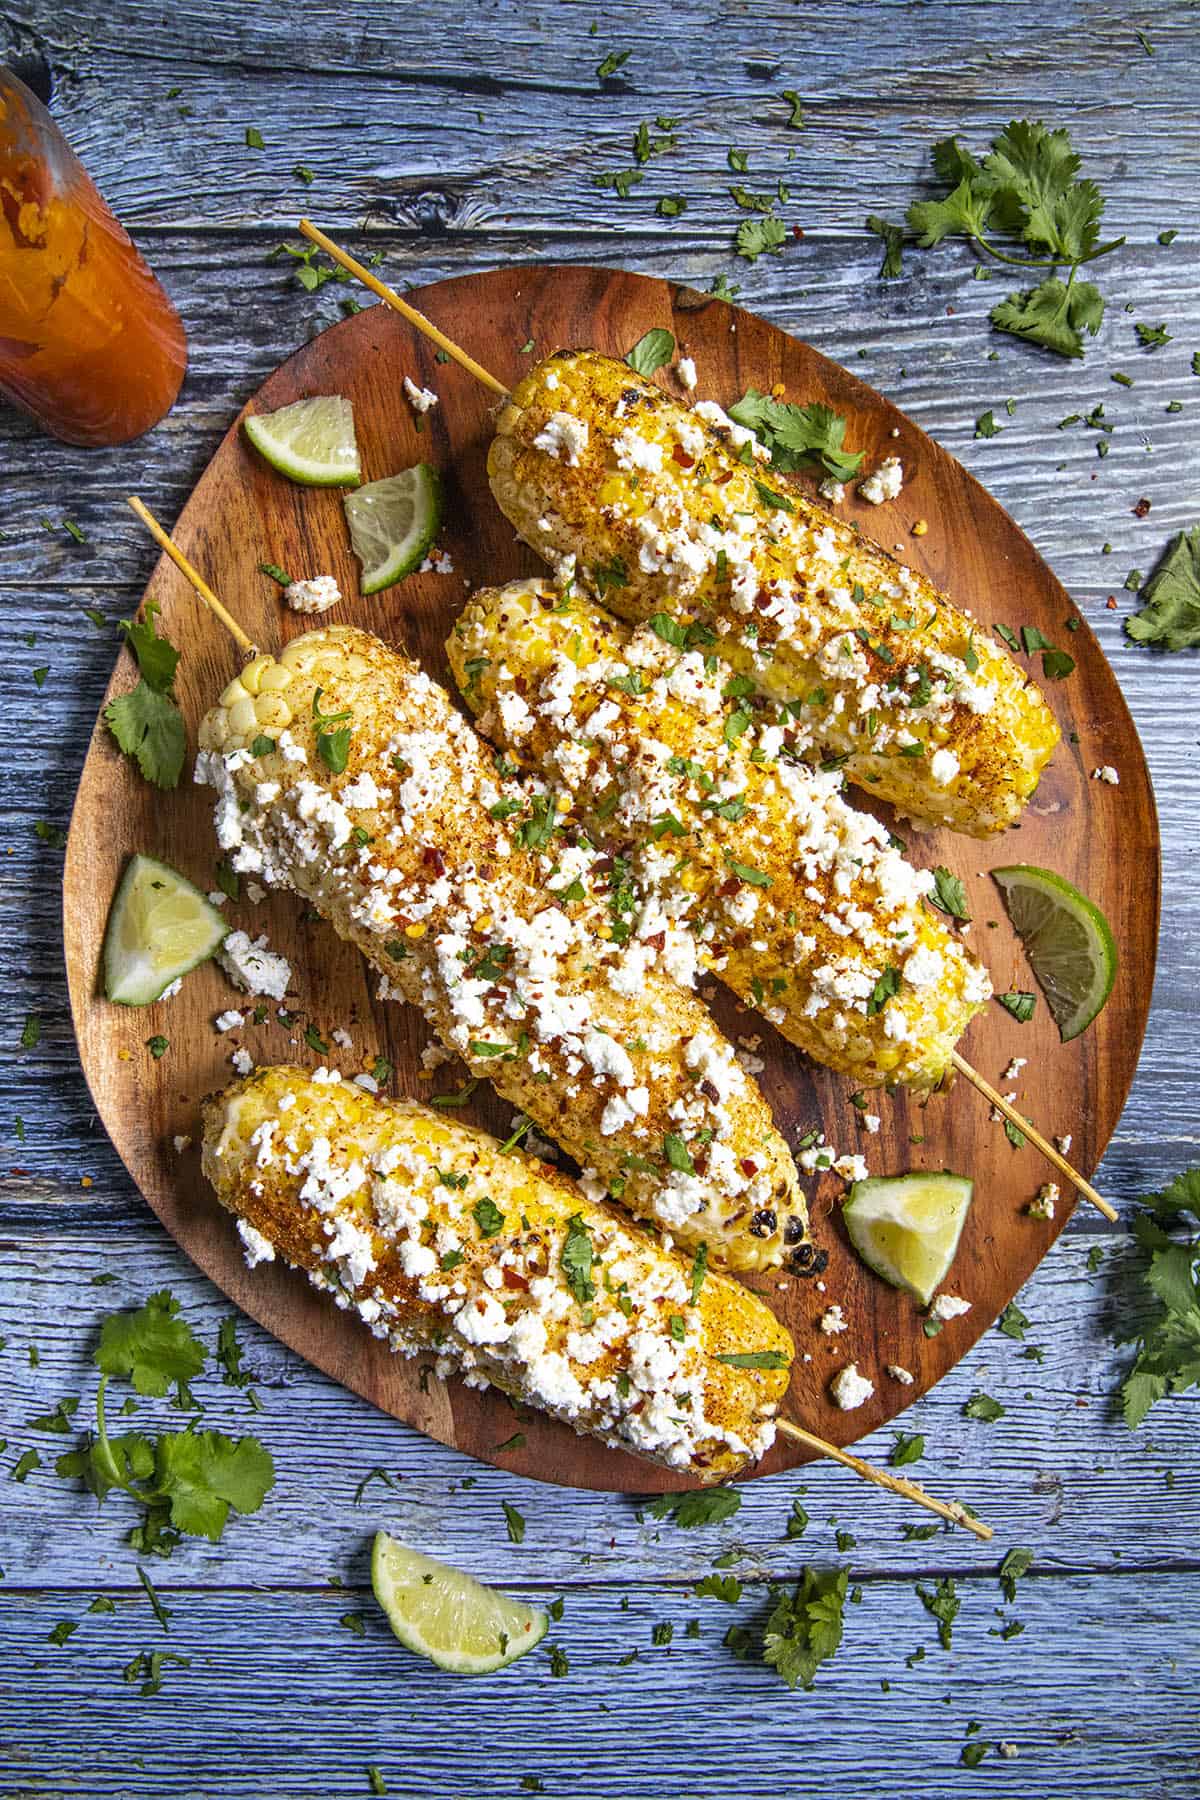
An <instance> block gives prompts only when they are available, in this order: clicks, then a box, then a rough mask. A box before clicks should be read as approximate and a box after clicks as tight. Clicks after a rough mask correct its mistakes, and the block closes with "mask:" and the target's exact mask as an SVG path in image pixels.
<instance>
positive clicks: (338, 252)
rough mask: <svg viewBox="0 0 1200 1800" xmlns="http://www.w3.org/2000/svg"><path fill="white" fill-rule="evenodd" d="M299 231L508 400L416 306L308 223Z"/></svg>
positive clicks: (492, 379)
mask: <svg viewBox="0 0 1200 1800" xmlns="http://www.w3.org/2000/svg"><path fill="white" fill-rule="evenodd" d="M300 230H301V232H302V233H303V235H304V236H305V237H306V238H308V239H309V240H310V241H311V242H312V243H314V244H319V245H320V247H321V249H322V250H324V252H325V254H326V255H327V256H332V258H333V260H334V262H336V263H340V264H341V266H342V268H343V269H347V270H348V271H349V273H350V274H351V275H354V276H357V278H358V280H359V281H361V282H362V284H363V286H364V287H369V288H370V290H371V292H372V293H373V294H378V295H379V298H380V299H381V300H382V301H384V302H385V303H386V304H387V305H388V306H390V307H391V308H392V310H393V311H394V312H398V313H399V314H400V315H401V317H402V318H405V319H407V320H408V322H409V324H410V325H415V326H416V328H417V330H418V331H421V332H423V333H424V334H425V336H426V337H427V338H429V339H430V341H431V342H432V343H435V344H436V345H437V347H438V349H439V350H444V351H445V352H446V355H447V356H451V357H453V358H454V361H455V362H456V363H459V364H461V366H462V367H463V368H464V369H465V370H466V371H467V373H468V375H473V376H474V377H475V379H476V381H481V382H482V383H483V385H484V387H486V388H491V390H492V392H493V394H498V395H499V397H500V399H501V400H507V399H508V389H507V388H506V387H505V386H504V384H503V383H502V382H499V381H497V380H496V377H495V376H494V375H491V374H489V373H488V371H487V370H486V369H485V368H484V367H483V365H482V364H481V363H477V362H476V361H475V358H474V357H473V356H468V354H467V352H466V351H465V350H464V349H463V348H462V347H461V345H459V344H456V343H455V342H454V339H453V338H448V337H447V336H446V334H445V332H443V331H439V330H438V328H437V326H436V325H435V324H434V323H433V321H432V320H431V319H427V318H426V317H425V314H424V313H420V312H418V311H417V309H416V307H415V306H410V305H409V303H408V301H407V300H404V299H402V298H401V296H400V295H399V294H398V293H397V292H396V290H395V288H390V287H389V286H388V285H387V282H386V281H380V279H379V277H378V276H377V275H373V274H372V273H371V271H370V269H368V268H364V266H363V264H362V263H360V262H356V261H355V259H354V257H352V256H348V255H347V253H346V252H345V251H344V250H342V249H341V248H340V247H339V246H338V245H337V244H335V243H334V241H333V239H332V238H327V237H326V236H325V233H324V232H323V231H319V230H318V229H317V227H316V226H315V225H314V224H313V223H312V221H311V220H310V219H301V221H300Z"/></svg>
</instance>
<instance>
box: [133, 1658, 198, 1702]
mask: <svg viewBox="0 0 1200 1800" xmlns="http://www.w3.org/2000/svg"><path fill="white" fill-rule="evenodd" d="M191 1662H192V1659H191V1657H190V1656H176V1654H175V1652H174V1651H173V1650H139V1651H138V1653H137V1655H136V1656H135V1657H134V1658H133V1661H132V1662H128V1663H126V1664H125V1667H124V1669H123V1670H122V1674H123V1676H124V1678H125V1680H126V1682H128V1684H129V1685H130V1686H131V1687H132V1686H133V1685H134V1683H136V1682H139V1681H140V1682H141V1686H140V1687H139V1688H138V1693H139V1694H140V1695H141V1697H142V1699H143V1700H149V1699H152V1698H153V1696H154V1695H155V1694H157V1693H159V1692H160V1691H161V1689H162V1684H163V1674H162V1672H163V1670H164V1668H165V1667H166V1665H167V1664H168V1663H175V1664H176V1665H177V1666H178V1667H180V1668H184V1669H187V1668H190V1667H191Z"/></svg>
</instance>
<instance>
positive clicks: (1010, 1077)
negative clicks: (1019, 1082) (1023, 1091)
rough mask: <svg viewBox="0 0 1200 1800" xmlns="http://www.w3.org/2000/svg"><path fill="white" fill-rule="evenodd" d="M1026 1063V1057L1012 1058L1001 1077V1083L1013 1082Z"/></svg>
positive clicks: (1027, 1059)
mask: <svg viewBox="0 0 1200 1800" xmlns="http://www.w3.org/2000/svg"><path fill="white" fill-rule="evenodd" d="M1028 1061H1029V1058H1028V1057H1027V1056H1014V1057H1013V1059H1012V1061H1011V1062H1010V1063H1009V1065H1008V1067H1007V1069H1005V1071H1004V1073H1003V1075H1001V1077H1000V1079H1001V1081H1015V1080H1016V1079H1017V1076H1018V1075H1019V1074H1020V1073H1021V1070H1022V1069H1023V1068H1024V1067H1025V1064H1026V1063H1027V1062H1028Z"/></svg>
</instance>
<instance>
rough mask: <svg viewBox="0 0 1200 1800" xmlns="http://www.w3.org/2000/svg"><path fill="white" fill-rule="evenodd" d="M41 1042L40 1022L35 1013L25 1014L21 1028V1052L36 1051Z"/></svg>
mask: <svg viewBox="0 0 1200 1800" xmlns="http://www.w3.org/2000/svg"><path fill="white" fill-rule="evenodd" d="M41 1041H42V1021H41V1020H40V1019H39V1017H38V1015H37V1014H36V1013H26V1014H25V1023H24V1025H23V1026H22V1027H21V1048H22V1050H36V1049H37V1047H38V1045H39V1044H40V1043H41Z"/></svg>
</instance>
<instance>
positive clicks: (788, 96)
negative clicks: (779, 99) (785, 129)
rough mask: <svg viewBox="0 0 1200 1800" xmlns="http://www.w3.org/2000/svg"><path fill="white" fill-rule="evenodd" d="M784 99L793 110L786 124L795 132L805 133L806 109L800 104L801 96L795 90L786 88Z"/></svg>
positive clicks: (785, 121)
mask: <svg viewBox="0 0 1200 1800" xmlns="http://www.w3.org/2000/svg"><path fill="white" fill-rule="evenodd" d="M783 98H784V99H785V100H786V101H787V103H788V105H789V106H790V107H791V109H792V110H791V112H790V113H789V114H788V116H787V118H786V119H785V120H784V121H783V122H784V124H785V125H788V126H790V127H791V129H792V130H793V131H803V130H804V108H803V107H802V106H801V104H800V96H799V94H798V93H797V92H796V90H795V88H784V89H783Z"/></svg>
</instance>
